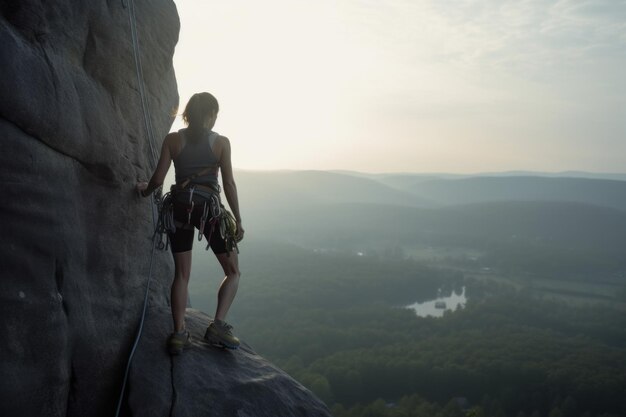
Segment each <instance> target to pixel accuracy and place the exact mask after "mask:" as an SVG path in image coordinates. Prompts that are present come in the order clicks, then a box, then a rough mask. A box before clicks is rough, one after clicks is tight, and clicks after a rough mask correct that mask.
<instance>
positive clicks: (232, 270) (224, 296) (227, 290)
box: [215, 251, 241, 320]
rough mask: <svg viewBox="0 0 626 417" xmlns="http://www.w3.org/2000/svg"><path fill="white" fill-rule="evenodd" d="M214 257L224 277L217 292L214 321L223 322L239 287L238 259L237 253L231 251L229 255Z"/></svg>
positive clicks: (223, 254) (222, 254)
mask: <svg viewBox="0 0 626 417" xmlns="http://www.w3.org/2000/svg"><path fill="white" fill-rule="evenodd" d="M215 256H217V260H218V261H219V263H220V265H222V269H223V270H224V275H225V277H224V280H223V281H222V283H221V285H220V289H219V291H218V292H217V308H216V310H215V319H216V320H225V319H226V314H228V310H229V309H230V306H231V305H232V304H233V300H234V299H235V295H236V294H237V288H238V287H239V277H240V275H241V272H240V271H239V259H238V257H237V251H232V252H230V254H226V253H221V254H219V255H218V254H216V255H215Z"/></svg>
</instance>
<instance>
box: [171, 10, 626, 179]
mask: <svg viewBox="0 0 626 417" xmlns="http://www.w3.org/2000/svg"><path fill="white" fill-rule="evenodd" d="M175 3H176V6H177V8H178V12H179V15H180V21H181V32H180V39H179V43H178V45H177V47H176V52H175V55H174V68H175V71H176V77H177V82H178V89H179V94H180V111H181V112H182V109H183V108H184V105H185V104H186V102H187V100H188V99H189V97H191V95H192V94H193V93H195V92H199V91H209V92H211V93H212V94H214V95H215V96H216V97H217V99H218V100H219V102H220V115H219V117H218V120H217V123H216V125H215V128H214V130H215V131H217V132H219V133H220V134H222V135H224V136H227V137H228V138H229V139H230V141H231V144H232V149H233V165H234V166H235V168H239V169H250V170H257V169H260V170H279V169H316V170H328V169H339V170H354V171H361V172H374V173H376V172H450V173H478V172H496V171H513V170H531V171H548V172H559V171H567V170H581V171H593V172H626V75H624V74H626V0H591V1H588V0H559V1H547V0H458V1H452V0H450V1H443V0H341V1H337V0H316V1H310V0H264V1H262V2H257V1H243V0H228V1H215V0H176V1H175ZM182 127H183V124H182V122H181V121H180V118H178V119H177V121H176V122H175V124H174V125H173V127H172V130H177V129H180V128H182Z"/></svg>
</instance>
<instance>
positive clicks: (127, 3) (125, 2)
mask: <svg viewBox="0 0 626 417" xmlns="http://www.w3.org/2000/svg"><path fill="white" fill-rule="evenodd" d="M122 7H124V8H125V9H128V19H129V22H130V34H131V40H132V46H133V55H134V59H135V71H136V73H137V84H138V86H139V96H140V97H141V108H142V111H143V116H144V117H143V119H144V128H145V130H146V136H147V138H148V144H149V145H150V153H151V156H152V159H151V162H152V167H151V168H155V167H156V163H157V160H158V154H157V151H156V149H155V147H154V130H153V126H152V119H151V118H150V112H149V109H148V101H147V98H146V91H145V81H144V78H143V68H142V66H141V54H140V50H139V40H138V36H137V21H136V18H135V4H134V2H133V0H122ZM151 200H152V204H151V207H152V225H153V227H154V232H153V234H152V250H151V253H150V266H149V270H148V280H147V282H146V291H145V294H144V299H143V308H142V310H141V317H140V319H139V326H138V329H137V333H136V335H135V339H134V342H133V346H132V348H131V350H130V354H129V355H128V361H127V364H126V369H125V371H124V379H123V381H122V388H121V390H120V394H119V397H118V401H117V409H116V411H115V417H119V415H120V411H121V408H122V402H123V400H124V392H125V391H126V384H127V382H128V374H129V372H130V365H131V363H132V360H133V356H134V355H135V351H136V350H137V346H138V345H139V340H140V339H141V334H142V332H143V326H144V323H145V319H146V312H147V309H148V296H149V294H150V283H151V281H152V271H153V267H154V254H155V250H156V248H157V234H158V233H157V232H158V227H159V216H158V213H155V209H156V207H157V204H159V203H160V198H159V197H155V195H154V194H153V195H152V198H151Z"/></svg>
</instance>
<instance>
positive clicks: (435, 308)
mask: <svg viewBox="0 0 626 417" xmlns="http://www.w3.org/2000/svg"><path fill="white" fill-rule="evenodd" d="M466 302H467V298H466V297H465V287H462V289H461V294H457V293H455V292H454V291H452V294H450V295H449V296H446V297H442V296H439V297H437V298H435V299H434V300H429V301H424V302H423V303H413V304H410V305H408V306H406V308H410V309H413V310H415V314H417V315H418V316H419V317H428V316H432V317H443V313H444V311H447V310H452V311H454V310H456V309H457V307H460V308H463V307H465V303H466Z"/></svg>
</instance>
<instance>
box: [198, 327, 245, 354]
mask: <svg viewBox="0 0 626 417" xmlns="http://www.w3.org/2000/svg"><path fill="white" fill-rule="evenodd" d="M232 330H233V326H231V325H230V324H228V323H226V322H225V321H222V320H215V321H213V322H212V323H211V324H210V325H209V327H207V329H206V333H205V334H204V339H205V340H206V341H207V342H209V343H211V344H213V345H218V346H222V347H225V348H228V349H237V348H238V347H239V339H237V338H236V337H235V336H233V332H232Z"/></svg>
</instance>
